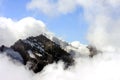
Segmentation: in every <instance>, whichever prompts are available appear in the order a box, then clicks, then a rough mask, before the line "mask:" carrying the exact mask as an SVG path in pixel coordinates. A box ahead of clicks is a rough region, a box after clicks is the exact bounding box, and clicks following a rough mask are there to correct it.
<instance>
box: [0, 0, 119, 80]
mask: <svg viewBox="0 0 120 80" xmlns="http://www.w3.org/2000/svg"><path fill="white" fill-rule="evenodd" d="M40 1H41V0H40ZM87 1H88V2H87ZM87 1H85V0H75V2H74V1H73V0H71V2H74V3H71V2H70V3H71V5H72V7H71V8H70V7H69V6H70V5H67V8H68V7H69V8H68V9H67V8H66V9H65V10H64V8H62V10H61V11H59V9H57V10H56V11H58V12H59V14H67V13H69V12H71V11H74V9H76V6H81V7H82V8H83V9H84V17H85V19H86V21H88V23H89V30H88V35H87V36H86V37H87V39H88V41H89V44H90V45H93V46H95V47H96V48H97V49H98V50H100V51H101V53H99V54H97V55H95V56H94V57H93V58H90V57H89V56H88V55H89V53H90V52H89V50H88V49H87V48H86V46H87V45H84V44H82V43H80V42H78V41H74V42H72V43H70V45H69V46H66V47H65V49H66V50H70V49H73V47H74V50H75V51H76V54H75V55H76V57H75V58H74V59H75V65H73V66H70V67H69V68H68V69H66V70H64V67H63V62H62V61H60V62H59V63H57V64H56V63H53V64H49V65H47V66H46V67H45V68H44V69H43V70H42V71H41V72H39V73H37V74H34V73H33V72H32V71H30V70H28V69H27V68H26V66H23V65H22V64H20V63H18V62H16V61H13V60H12V59H10V58H9V57H7V56H6V55H2V54H0V80H120V76H119V75H120V42H119V41H120V27H119V26H120V16H119V13H120V10H119V7H120V4H119V3H120V0H114V1H113V0H99V1H98V0H93V1H90V0H87ZM32 2H34V1H33V0H32ZM46 2H47V4H48V2H49V1H48V0H46ZM59 3H63V4H64V1H63V0H62V2H60V0H59ZM66 3H67V4H68V3H69V0H67V2H66ZM30 4H31V5H32V3H30ZM44 4H45V3H44ZM52 5H53V4H52ZM56 5H57V4H55V5H53V6H56ZM49 6H50V4H49ZM29 7H30V8H32V7H31V6H29ZM37 7H38V9H39V8H40V9H41V6H40V7H39V6H37ZM60 7H61V5H60ZM62 7H63V6H62ZM64 7H65V5H64ZM44 8H46V7H44ZM47 8H48V7H47ZM50 9H52V8H50ZM42 10H45V9H42ZM52 10H54V9H52ZM52 10H50V11H52ZM69 10H71V11H69ZM43 13H46V11H43ZM47 13H48V12H47ZM51 14H52V13H51ZM57 14H58V13H57ZM41 33H46V34H49V38H52V36H53V35H54V34H53V33H52V32H50V31H49V30H47V28H46V25H45V23H43V22H42V21H40V20H36V19H34V18H32V17H26V18H23V19H21V20H19V21H15V20H12V19H10V18H5V17H0V36H1V37H0V45H2V44H4V45H6V46H10V45H11V44H13V43H14V42H15V41H16V40H18V39H24V38H26V37H28V36H36V35H39V34H41ZM76 36H77V35H76ZM78 37H79V36H78ZM71 45H72V47H71ZM79 54H80V55H85V56H80V55H79Z"/></svg>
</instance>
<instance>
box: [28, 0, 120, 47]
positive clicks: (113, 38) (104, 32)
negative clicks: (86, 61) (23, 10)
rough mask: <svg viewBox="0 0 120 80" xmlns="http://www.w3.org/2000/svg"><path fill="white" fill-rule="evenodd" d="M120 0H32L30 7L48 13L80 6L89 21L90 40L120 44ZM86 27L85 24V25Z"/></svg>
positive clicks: (102, 44) (114, 44) (102, 43)
mask: <svg viewBox="0 0 120 80" xmlns="http://www.w3.org/2000/svg"><path fill="white" fill-rule="evenodd" d="M119 3H120V0H92V1H91V0H57V1H56V2H54V1H52V0H31V2H29V3H28V5H27V8H28V9H30V10H31V9H32V10H34V9H37V10H39V11H41V12H43V13H45V14H47V15H56V14H57V15H58V14H59V15H60V14H67V13H70V12H74V10H75V9H77V8H78V7H79V6H81V7H82V8H83V9H84V17H85V18H86V20H87V22H88V23H89V27H90V29H89V33H88V40H89V41H90V44H93V45H95V46H99V48H102V47H103V46H104V47H105V46H107V47H109V46H114V47H117V48H118V47H119V46H120V43H119V41H120V38H119V37H120V32H119V30H120V27H119V25H120V9H119V8H120V4H119ZM83 27H84V26H83Z"/></svg>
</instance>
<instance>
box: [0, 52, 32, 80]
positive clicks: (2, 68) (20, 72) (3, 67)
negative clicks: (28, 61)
mask: <svg viewBox="0 0 120 80" xmlns="http://www.w3.org/2000/svg"><path fill="white" fill-rule="evenodd" d="M31 78H32V72H30V71H28V70H27V69H26V68H25V66H23V65H22V64H20V63H18V62H12V59H10V58H8V57H7V56H5V55H2V54H1V53H0V80H32V79H31Z"/></svg>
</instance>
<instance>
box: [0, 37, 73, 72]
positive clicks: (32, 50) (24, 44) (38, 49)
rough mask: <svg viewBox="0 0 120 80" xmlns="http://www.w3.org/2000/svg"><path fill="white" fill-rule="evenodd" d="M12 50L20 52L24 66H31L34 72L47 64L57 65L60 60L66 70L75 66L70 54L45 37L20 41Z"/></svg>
mask: <svg viewBox="0 0 120 80" xmlns="http://www.w3.org/2000/svg"><path fill="white" fill-rule="evenodd" d="M2 48H3V47H2ZM2 48H1V50H2ZM11 49H13V50H14V51H16V52H18V53H19V54H20V55H21V57H22V58H23V63H24V65H27V64H29V65H30V66H29V68H30V69H32V70H33V71H34V72H39V71H41V70H42V69H43V68H44V67H45V66H46V65H47V64H51V63H53V62H56V63H57V62H58V61H59V60H62V61H63V62H64V63H65V68H67V67H68V66H70V65H73V64H74V60H73V58H72V56H71V55H70V54H69V53H67V52H66V51H65V50H63V49H61V47H60V46H59V45H58V44H56V43H55V42H53V41H51V40H50V39H48V38H46V37H45V36H44V35H39V36H37V37H29V38H27V39H25V40H18V41H17V42H16V43H15V44H14V45H12V46H11Z"/></svg>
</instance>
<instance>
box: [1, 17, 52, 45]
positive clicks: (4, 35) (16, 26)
mask: <svg viewBox="0 0 120 80" xmlns="http://www.w3.org/2000/svg"><path fill="white" fill-rule="evenodd" d="M41 33H46V34H50V35H53V34H52V33H51V32H49V31H48V30H47V29H46V27H45V24H44V23H43V22H42V21H40V20H36V19H34V18H32V17H26V18H23V19H21V20H19V21H14V20H12V19H10V18H5V17H0V36H1V37H0V45H2V44H4V45H7V46H10V45H12V44H13V43H14V42H15V41H16V40H18V39H23V38H27V37H29V36H37V35H40V34H41Z"/></svg>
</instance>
